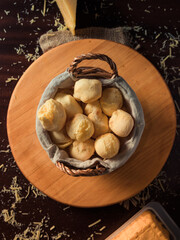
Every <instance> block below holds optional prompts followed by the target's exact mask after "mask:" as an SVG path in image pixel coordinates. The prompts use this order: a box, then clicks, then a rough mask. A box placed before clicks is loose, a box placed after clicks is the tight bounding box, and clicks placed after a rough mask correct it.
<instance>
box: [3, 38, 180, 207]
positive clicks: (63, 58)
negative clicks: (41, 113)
mask: <svg viewBox="0 0 180 240" xmlns="http://www.w3.org/2000/svg"><path fill="white" fill-rule="evenodd" d="M88 52H93V53H103V54H107V55H108V56H109V57H110V58H112V59H113V60H114V61H115V63H116V64H117V67H118V71H119V75H121V76H122V77H123V78H124V79H125V80H126V81H127V82H128V83H129V84H130V86H131V87H132V88H133V89H134V90H135V92H136V94H137V97H138V98H139V100H140V102H141V104H142V107H143V110H144V115H145V122H146V126H145V130H144V133H143V136H142V139H141V141H140V144H139V146H138V148H137V150H136V152H135V154H134V155H133V156H132V157H131V158H130V159H129V161H128V162H127V163H126V164H125V165H124V166H123V167H121V168H119V169H118V170H116V171H114V172H113V173H110V174H106V175H103V176H96V177H71V176H68V175H66V174H64V173H62V172H61V171H60V170H59V169H58V168H56V166H55V165H54V164H53V163H52V162H51V160H50V159H49V158H48V156H47V154H46V152H45V151H44V150H43V149H42V147H41V145H40V143H39V141H38V139H37V136H36V130H35V118H36V110H37V106H38V103H39V100H40V98H41V95H42V93H43V91H44V89H45V88H46V86H47V85H48V83H49V82H50V81H51V80H52V79H53V78H54V77H55V76H56V75H58V74H60V73H62V72H64V71H65V70H66V69H67V68H68V67H69V64H70V63H71V62H72V60H73V59H74V57H76V56H78V55H80V54H82V53H88ZM83 65H89V66H93V65H94V66H97V67H101V68H106V70H109V67H108V66H107V63H104V62H102V61H98V60H96V61H94V60H91V61H86V62H83ZM175 128H176V116H175V108H174V104H173V100H172V98H171V95H170V92H169V90H168V88H167V86H166V84H165V82H164V80H163V79H162V77H161V76H160V74H159V72H158V71H157V70H156V69H155V67H154V66H153V65H152V64H151V63H150V62H149V61H148V60H147V59H146V58H144V57H143V56H142V55H140V54H139V53H137V52H136V51H134V50H132V49H131V48H129V47H127V46H124V45H121V44H118V43H115V42H111V41H106V40H98V39H86V40H79V41H74V42H69V43H66V44H63V45H61V46H59V47H56V48H54V49H52V50H50V51H48V52H47V53H45V54H43V55H42V56H41V57H40V58H39V59H38V60H36V61H35V62H34V63H33V64H32V65H31V66H30V67H29V68H28V69H27V70H26V72H25V73H24V74H23V76H22V77H21V79H20V80H19V82H18V84H17V86H16V88H15V90H14V92H13V94H12V97H11V101H10V104H9V109H8V116H7V130H8V137H9V142H10V146H11V150H12V153H13V155H14V158H15V160H16V163H17V165H18V166H19V168H20V170H21V171H22V173H23V174H24V176H25V177H26V178H27V179H28V180H29V181H30V182H31V183H32V184H33V185H35V186H36V187H37V188H38V189H39V190H41V191H42V192H43V193H45V194H47V195H48V196H49V197H51V198H53V199H55V200H57V201H59V202H62V203H65V204H68V205H72V206H78V207H100V206H107V205H111V204H114V203H118V202H120V201H122V200H125V199H128V198H130V197H132V196H133V195H135V194H137V193H138V192H140V191H141V190H143V189H144V188H145V187H146V186H147V185H148V184H149V183H150V182H151V181H152V180H153V179H154V178H155V177H156V176H157V174H158V173H159V172H160V170H161V169H162V167H163V165H164V163H165V162H166V160H167V158H168V155H169V153H170V150H171V148H172V145H173V141H174V137H175Z"/></svg>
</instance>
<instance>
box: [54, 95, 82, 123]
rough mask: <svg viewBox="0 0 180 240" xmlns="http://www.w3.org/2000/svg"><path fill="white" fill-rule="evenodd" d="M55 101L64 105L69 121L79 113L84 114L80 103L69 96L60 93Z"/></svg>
mask: <svg viewBox="0 0 180 240" xmlns="http://www.w3.org/2000/svg"><path fill="white" fill-rule="evenodd" d="M54 99H55V100H56V101H58V102H60V103H61V104H62V106H63V107H64V109H65V111H66V115H67V118H68V119H70V118H73V117H74V116H75V114H77V113H83V110H82V108H81V106H80V105H79V103H78V102H77V101H76V100H75V99H74V98H73V97H72V96H71V95H69V94H65V93H62V92H59V93H57V94H56V96H55V97H54Z"/></svg>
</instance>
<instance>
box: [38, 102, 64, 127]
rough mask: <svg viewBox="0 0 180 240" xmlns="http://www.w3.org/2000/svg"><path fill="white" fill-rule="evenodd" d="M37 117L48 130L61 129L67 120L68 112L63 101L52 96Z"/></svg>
mask: <svg viewBox="0 0 180 240" xmlns="http://www.w3.org/2000/svg"><path fill="white" fill-rule="evenodd" d="M37 117H38V119H39V120H40V122H41V124H42V127H43V128H44V129H46V130H48V131H60V130H61V129H62V128H63V127H64V125H65V122H66V112H65V110H64V108H63V106H62V104H61V103H59V102H57V101H55V100H54V99H52V98H50V99H49V100H47V101H46V102H45V103H44V104H43V105H42V106H41V107H40V109H39V110H38V113H37Z"/></svg>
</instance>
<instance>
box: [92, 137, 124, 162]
mask: <svg viewBox="0 0 180 240" xmlns="http://www.w3.org/2000/svg"><path fill="white" fill-rule="evenodd" d="M119 148H120V141H119V139H118V138H117V137H116V136H115V135H114V134H113V133H106V134H104V135H101V136H100V137H98V138H97V139H96V140H95V150H96V153H97V154H98V155H99V156H100V157H102V158H104V159H106V158H112V157H114V156H116V155H117V154H118V152H119Z"/></svg>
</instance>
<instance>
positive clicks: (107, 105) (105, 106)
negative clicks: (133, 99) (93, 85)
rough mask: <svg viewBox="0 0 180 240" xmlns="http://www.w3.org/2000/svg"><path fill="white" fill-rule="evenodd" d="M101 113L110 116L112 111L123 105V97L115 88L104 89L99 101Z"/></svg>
mask: <svg viewBox="0 0 180 240" xmlns="http://www.w3.org/2000/svg"><path fill="white" fill-rule="evenodd" d="M100 104H101V108H102V111H103V112H104V113H105V114H106V115H107V116H111V115H112V113H113V112H114V111H116V110H117V109H119V108H121V107H122V105H123V97H122V94H121V92H120V91H119V89H117V88H105V89H104V90H103V93H102V97H101V99H100Z"/></svg>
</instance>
